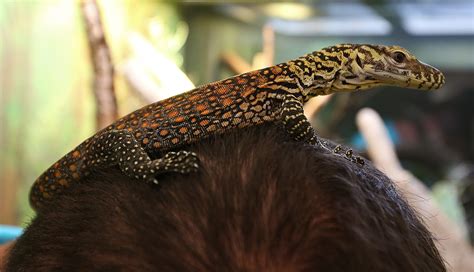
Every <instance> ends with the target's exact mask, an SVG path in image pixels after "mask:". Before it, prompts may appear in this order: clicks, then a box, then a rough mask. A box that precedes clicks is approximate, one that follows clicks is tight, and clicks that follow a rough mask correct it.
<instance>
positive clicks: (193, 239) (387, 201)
mask: <svg viewBox="0 0 474 272" xmlns="http://www.w3.org/2000/svg"><path fill="white" fill-rule="evenodd" d="M188 149H189V150H193V151H195V152H197V153H198V155H199V159H200V171H199V172H198V173H196V174H189V175H174V174H173V175H166V176H161V177H159V181H160V184H159V185H158V186H155V185H150V184H143V183H142V182H140V181H136V180H130V178H128V177H126V176H124V175H122V174H121V173H120V171H119V170H118V169H115V168H113V169H107V170H105V171H102V172H96V173H94V174H93V175H91V176H90V177H88V178H87V179H86V180H84V181H83V182H82V183H81V184H79V185H77V186H72V187H71V188H70V190H69V191H67V192H65V194H64V195H62V196H61V197H58V198H57V199H56V200H54V202H52V203H51V205H49V206H48V207H45V208H44V210H42V213H41V214H39V215H38V216H37V217H36V218H35V219H34V220H33V221H32V223H31V225H30V226H29V227H28V228H27V229H26V231H25V233H24V235H23V236H22V237H21V238H19V239H18V241H17V242H16V244H15V246H14V247H13V249H12V251H11V252H10V256H9V260H8V262H7V265H6V267H7V271H50V270H55V269H59V270H64V271H95V270H101V271H109V270H111V271H116V270H120V271H445V267H444V264H443V261H442V259H441V257H440V255H439V253H438V251H437V250H436V248H435V245H434V243H433V239H432V237H431V235H430V233H429V232H428V231H427V229H426V228H425V227H424V226H423V224H422V223H421V222H420V219H419V218H417V216H416V215H415V214H414V212H413V211H412V209H411V208H410V207H409V206H408V205H407V203H406V202H405V201H404V200H403V199H402V198H401V197H400V195H399V193H398V192H397V190H396V189H395V188H394V186H393V184H392V183H391V182H390V181H389V180H388V178H387V177H386V176H385V175H383V174H382V173H381V172H379V171H377V170H376V169H374V168H373V166H372V165H371V164H370V163H366V164H365V166H363V167H361V166H360V165H358V164H355V163H352V162H350V161H348V160H346V159H344V158H342V157H338V156H335V155H333V154H329V153H326V152H324V151H321V150H320V149H317V148H314V147H311V146H308V145H305V144H302V143H298V142H293V141H291V140H290V139H289V138H287V137H286V135H285V133H284V131H282V130H281V129H279V128H278V127H275V126H261V127H257V128H251V129H246V130H240V131H237V132H235V133H232V134H227V135H222V136H216V137H214V138H210V139H207V140H204V141H202V142H200V143H197V144H195V145H193V146H190V147H188Z"/></svg>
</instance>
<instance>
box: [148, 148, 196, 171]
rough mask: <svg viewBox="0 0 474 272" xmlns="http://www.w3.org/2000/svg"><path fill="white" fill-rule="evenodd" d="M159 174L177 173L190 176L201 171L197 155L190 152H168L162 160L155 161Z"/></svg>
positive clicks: (155, 167)
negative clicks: (189, 174)
mask: <svg viewBox="0 0 474 272" xmlns="http://www.w3.org/2000/svg"><path fill="white" fill-rule="evenodd" d="M153 165H154V169H155V171H156V173H157V174H160V173H166V172H177V173H181V174H188V173H191V172H196V171H197V170H198V169H199V165H198V157H197V155H196V153H194V152H189V151H184V150H182V151H178V152H168V153H166V154H165V155H164V156H163V157H162V158H160V159H156V160H154V161H153Z"/></svg>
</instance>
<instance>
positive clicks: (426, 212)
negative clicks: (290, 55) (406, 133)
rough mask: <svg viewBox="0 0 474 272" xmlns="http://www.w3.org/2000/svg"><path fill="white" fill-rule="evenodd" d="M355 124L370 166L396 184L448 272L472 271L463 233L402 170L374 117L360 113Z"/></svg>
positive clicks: (473, 259) (472, 259)
mask: <svg viewBox="0 0 474 272" xmlns="http://www.w3.org/2000/svg"><path fill="white" fill-rule="evenodd" d="M356 122H357V126H358V128H359V130H360V131H361V133H362V135H363V136H364V138H365V140H366V141H367V150H368V153H369V156H370V158H371V159H372V160H373V162H374V165H375V166H376V167H377V168H378V169H380V170H381V171H383V172H384V173H385V174H386V175H387V176H389V177H390V178H391V179H392V180H393V181H394V182H395V183H396V184H397V186H398V187H399V188H400V189H401V191H402V193H403V194H404V196H405V198H406V199H407V200H408V203H410V205H411V206H412V207H413V208H414V209H415V210H416V211H417V212H418V213H419V214H420V215H421V217H422V218H423V220H424V222H425V223H426V225H427V227H428V229H429V230H430V231H431V232H432V233H433V235H434V236H435V238H436V239H437V247H438V250H439V251H440V253H441V255H442V256H443V258H444V259H445V261H446V262H447V264H448V271H456V272H468V271H472V268H473V267H474V253H473V251H472V248H471V247H470V245H469V243H468V242H467V240H466V238H465V235H464V233H463V231H462V230H461V229H460V228H459V226H457V225H456V224H455V223H454V222H452V221H451V220H450V219H449V218H448V217H447V215H446V214H444V212H443V211H441V210H440V208H439V207H438V205H437V203H436V202H434V201H433V197H432V196H431V192H430V191H429V189H428V188H426V186H425V185H424V184H423V183H422V182H421V181H419V180H418V179H417V178H416V177H415V176H413V175H412V174H411V173H410V172H408V171H406V170H405V169H403V168H402V165H401V163H400V161H399V160H398V157H397V154H396V152H395V149H394V145H393V143H392V142H391V140H390V138H389V136H388V132H387V131H386V129H385V127H384V124H383V121H382V119H381V118H380V116H379V115H378V113H377V112H375V111H374V110H372V109H368V108H365V109H362V110H360V111H359V113H358V114H357V117H356Z"/></svg>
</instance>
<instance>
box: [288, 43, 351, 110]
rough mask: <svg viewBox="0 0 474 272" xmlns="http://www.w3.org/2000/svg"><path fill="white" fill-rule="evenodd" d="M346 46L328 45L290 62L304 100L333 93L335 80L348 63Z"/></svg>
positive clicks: (290, 68) (291, 70)
mask: <svg viewBox="0 0 474 272" xmlns="http://www.w3.org/2000/svg"><path fill="white" fill-rule="evenodd" d="M348 54H349V52H346V51H345V50H344V48H340V47H328V48H324V49H322V50H320V51H315V52H313V53H311V54H308V55H305V56H303V57H300V58H298V59H296V60H291V61H289V62H288V69H289V71H290V72H291V75H292V76H293V78H294V79H295V80H296V82H297V84H298V85H299V88H300V90H301V95H302V99H303V101H304V102H306V101H307V100H309V99H310V98H312V97H314V96H318V95H326V94H329V93H331V87H332V85H333V82H334V81H335V80H336V79H337V78H338V74H339V73H340V71H341V70H342V68H343V67H345V65H346V60H347V55H348Z"/></svg>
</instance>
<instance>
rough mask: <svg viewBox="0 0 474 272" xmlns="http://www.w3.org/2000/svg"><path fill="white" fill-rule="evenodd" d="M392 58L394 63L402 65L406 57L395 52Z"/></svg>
mask: <svg viewBox="0 0 474 272" xmlns="http://www.w3.org/2000/svg"><path fill="white" fill-rule="evenodd" d="M392 58H393V60H394V61H396V62H398V63H402V62H404V61H405V60H406V59H407V56H406V55H405V54H404V53H402V52H400V51H397V52H395V53H393V56H392Z"/></svg>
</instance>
